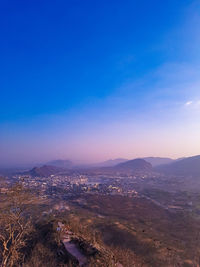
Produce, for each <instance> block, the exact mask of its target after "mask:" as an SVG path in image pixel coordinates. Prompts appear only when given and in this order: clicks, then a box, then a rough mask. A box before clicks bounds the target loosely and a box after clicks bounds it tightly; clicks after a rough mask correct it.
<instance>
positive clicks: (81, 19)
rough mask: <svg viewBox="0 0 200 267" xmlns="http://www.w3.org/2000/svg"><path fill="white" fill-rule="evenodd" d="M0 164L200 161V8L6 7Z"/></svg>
mask: <svg viewBox="0 0 200 267" xmlns="http://www.w3.org/2000/svg"><path fill="white" fill-rule="evenodd" d="M0 25H1V27H0V82H1V84H0V92H1V94H0V166H11V165H16V164H22V163H23V164H25V163H35V162H41V161H43V162H45V161H48V160H51V159H57V158H64V159H72V160H74V161H79V162H89V161H90V162H95V161H101V160H106V159H109V158H116V157H125V158H130V159H131V158H135V157H141V156H152V155H153V156H170V157H173V158H176V157H181V156H189V155H195V154H200V1H189V0H181V1H180V0H167V1H160V0H101V1H94V0H84V1H83V0H63V1H62V0H57V1H51V0H48V1H46V0H43V1H38V0H34V1H25V0H24V1H21V0H19V1H13V0H7V1H6V0H2V1H1V2H0Z"/></svg>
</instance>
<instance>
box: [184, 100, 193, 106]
mask: <svg viewBox="0 0 200 267" xmlns="http://www.w3.org/2000/svg"><path fill="white" fill-rule="evenodd" d="M192 104H193V101H187V102H186V103H185V106H186V107H188V106H191V105H192Z"/></svg>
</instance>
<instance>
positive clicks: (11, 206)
mask: <svg viewBox="0 0 200 267" xmlns="http://www.w3.org/2000/svg"><path fill="white" fill-rule="evenodd" d="M30 202H31V197H30V193H29V192H27V191H25V190H24V188H23V187H22V186H21V185H20V184H17V185H15V186H14V187H12V188H10V189H9V191H8V193H7V194H6V195H5V196H4V197H3V201H2V203H1V207H0V266H1V267H8V266H9V267H11V266H14V265H15V264H18V263H20V261H22V260H23V253H22V249H23V248H24V247H25V245H26V242H27V238H28V234H29V233H30V232H31V230H32V228H31V220H30V218H28V217H27V213H26V207H27V205H28V204H30Z"/></svg>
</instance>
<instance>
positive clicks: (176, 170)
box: [154, 155, 200, 177]
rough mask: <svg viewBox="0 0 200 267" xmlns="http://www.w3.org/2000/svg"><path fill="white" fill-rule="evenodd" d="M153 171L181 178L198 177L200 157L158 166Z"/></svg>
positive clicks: (199, 173) (199, 174)
mask: <svg viewBox="0 0 200 267" xmlns="http://www.w3.org/2000/svg"><path fill="white" fill-rule="evenodd" d="M154 170H155V171H157V172H162V173H165V174H173V175H182V176H189V175H192V176H199V177H200V155H198V156H194V157H189V158H183V159H179V160H176V161H173V162H172V163H169V164H165V165H160V166H157V167H155V168H154Z"/></svg>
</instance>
